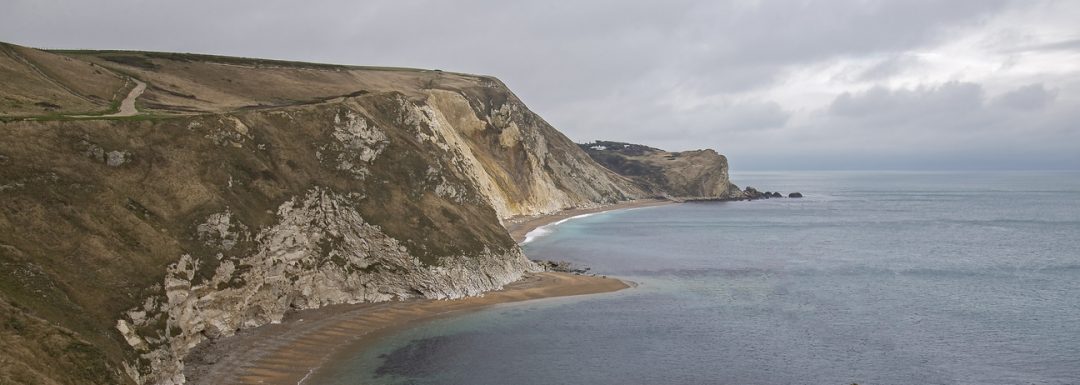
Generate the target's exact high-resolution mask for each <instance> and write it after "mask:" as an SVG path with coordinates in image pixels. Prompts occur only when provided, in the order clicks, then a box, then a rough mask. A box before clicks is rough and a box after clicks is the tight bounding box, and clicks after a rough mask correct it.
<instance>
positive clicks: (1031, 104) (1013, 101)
mask: <svg viewBox="0 0 1080 385" xmlns="http://www.w3.org/2000/svg"><path fill="white" fill-rule="evenodd" d="M1055 98H1057V91H1056V90H1047V89H1046V88H1045V87H1043V85H1042V84H1030V85H1026V86H1023V87H1020V88H1017V89H1016V90H1013V91H1010V92H1008V93H1005V94H1002V95H1000V96H998V97H997V98H995V99H994V101H993V104H994V105H995V106H1000V107H1005V108H1012V109H1017V110H1038V109H1041V108H1043V107H1046V106H1047V105H1048V104H1050V103H1052V102H1053V101H1054V99H1055Z"/></svg>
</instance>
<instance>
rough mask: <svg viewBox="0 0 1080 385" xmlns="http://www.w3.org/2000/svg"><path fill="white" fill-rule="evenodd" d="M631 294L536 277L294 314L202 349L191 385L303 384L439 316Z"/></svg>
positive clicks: (587, 281)
mask: <svg viewBox="0 0 1080 385" xmlns="http://www.w3.org/2000/svg"><path fill="white" fill-rule="evenodd" d="M669 203H672V202H671V201H666V200H654V199H647V200H636V201H628V202H623V203H618V204H613V205H608V206H602V207H596V208H587V209H572V210H565V211H562V212H559V213H556V214H552V215H545V216H539V217H519V218H514V219H511V220H510V221H509V223H508V224H507V230H508V231H509V232H510V235H511V237H513V238H514V240H515V241H517V242H522V241H523V240H524V239H525V235H526V234H528V232H529V231H532V230H533V229H536V228H538V227H540V226H544V225H547V224H551V223H554V222H557V221H560V220H563V219H566V218H570V217H574V216H577V215H582V214H591V213H597V212H601V211H609V210H621V209H629V208H637V207H649V206H657V205H663V204H669ZM628 287H630V286H629V285H628V284H627V283H625V282H623V281H620V280H618V279H614V278H606V277H594V276H586V275H574V274H567V273H555V272H544V273H535V274H529V275H527V276H526V277H525V278H523V279H521V280H519V281H517V282H514V283H511V284H509V285H506V287H505V288H503V289H502V290H498V291H492V292H488V293H485V294H484V296H482V297H470V298H463V299H457V300H449V301H437V300H409V301H400V302H383V303H369V304H354V305H334V306H327V307H324V308H321V309H313V310H303V311H299V312H295V313H290V314H288V315H287V316H286V318H285V320H283V321H282V322H281V323H280V324H272V325H265V326H261V327H258V328H254V329H246V330H242V331H240V332H239V333H237V335H235V336H232V337H228V338H223V339H219V340H214V341H210V342H207V343H205V344H204V345H201V346H199V347H198V348H196V350H195V351H193V352H192V353H191V354H189V355H188V357H186V359H185V366H186V368H185V370H184V374H185V375H186V376H187V378H188V383H189V384H205V385H233V384H288V385H295V384H300V383H303V382H304V381H305V380H306V379H308V378H310V377H311V376H312V374H313V373H314V372H315V371H316V370H317V369H318V368H319V367H321V366H322V365H323V364H324V363H326V362H328V361H330V360H332V359H333V357H334V354H335V353H337V352H340V351H341V350H342V349H348V350H349V351H352V352H356V351H363V350H364V349H365V347H366V346H369V345H371V344H373V343H375V342H376V341H378V340H379V338H381V337H383V336H386V335H390V334H393V333H395V332H399V331H402V330H405V329H408V328H409V327H411V326H414V325H416V324H419V323H422V322H426V321H431V320H434V319H437V318H439V317H445V316H448V315H452V314H456V313H460V312H464V311H474V310H479V309H482V308H485V307H489V306H492V305H496V304H500V303H509V302H519V301H527V300H532V299H541V298H552V297H565V296H573V295H585V294H598V293H607V292H612V291H617V290H622V289H625V288H628Z"/></svg>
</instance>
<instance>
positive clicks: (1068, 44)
mask: <svg viewBox="0 0 1080 385" xmlns="http://www.w3.org/2000/svg"><path fill="white" fill-rule="evenodd" d="M1031 51H1080V39H1071V40H1062V41H1057V42H1053V43H1046V44H1036V45H1027V46H1022V47H1018V48H1011V49H1009V50H1007V51H1006V52H1011V53H1019V52H1031Z"/></svg>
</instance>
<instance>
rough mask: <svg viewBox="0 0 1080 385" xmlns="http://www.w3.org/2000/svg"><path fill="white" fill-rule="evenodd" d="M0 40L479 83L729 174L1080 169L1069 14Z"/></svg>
mask: <svg viewBox="0 0 1080 385" xmlns="http://www.w3.org/2000/svg"><path fill="white" fill-rule="evenodd" d="M0 10H2V12H0V41H6V42H11V43H16V44H21V45H27V46H33V47H39V48H86V49H133V50H153V51H175V52H194V53H208V54H220V55H232V56H246V57H262V58H273V59H284V60H299V61H313V62H327V63H339V64H355V65H379V66H404V67H418V68H438V69H443V70H447V71H458V72H468V73H478V74H486V75H493V76H496V77H498V78H499V79H501V80H503V82H505V83H506V84H507V85H509V86H510V88H511V89H512V90H513V91H514V92H515V93H516V94H517V95H518V96H519V97H520V98H521V99H522V100H524V101H525V103H526V104H527V105H528V106H529V107H530V109H532V110H533V111H536V112H537V113H539V114H540V115H541V116H543V117H544V119H545V120H547V121H548V122H549V123H551V124H552V125H553V126H555V127H556V128H558V129H559V130H560V131H562V132H563V133H565V134H566V135H567V136H569V137H570V138H571V139H573V140H575V141H578V142H586V141H591V140H596V139H603V140H617V141H626V142H634V143H641V144H647V145H651V146H653V147H660V148H664V149H667V150H673V151H678V150H690V149H699V148H713V149H716V150H717V151H719V152H721V153H723V154H726V155H727V156H728V158H729V161H730V163H731V167H732V170H733V171H736V172H738V171H753V170H804V169H826V170H828V169H884V170H1035V169H1071V170H1077V169H1080V1H1076V0H1073V1H1054V0H1022V1H1008V0H947V1H926V0H896V1H885V0H829V1H795V0H792V1H764V0H737V1H736V0H733V1H722V0H712V1H690V0H669V1H636V0H610V1H606V0H599V1H573V2H570V1H543V2H541V1H531V2H524V1H486V0H484V1H480V0H461V1H447V0H443V1H437V0H432V1H423V0H412V1H410V0H396V1H384V0H368V1H354V0H328V1H276V0H257V1H256V0H236V1H201V0H198V1H196V0H188V1H140V0H110V1H101V0H79V1H76V0H72V1H56V0H3V4H2V5H0Z"/></svg>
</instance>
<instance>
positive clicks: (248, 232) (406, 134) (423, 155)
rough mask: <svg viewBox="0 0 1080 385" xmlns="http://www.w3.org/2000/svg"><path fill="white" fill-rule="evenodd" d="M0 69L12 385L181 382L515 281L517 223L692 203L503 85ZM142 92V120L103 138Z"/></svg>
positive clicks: (3, 286)
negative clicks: (240, 335)
mask: <svg viewBox="0 0 1080 385" xmlns="http://www.w3.org/2000/svg"><path fill="white" fill-rule="evenodd" d="M0 54H2V55H0V77H2V78H0V84H2V85H0V97H2V99H3V102H2V103H0V121H2V122H3V123H0V135H2V137H3V138H4V140H2V141H0V277H3V280H2V282H0V310H2V312H0V315H2V318H0V342H2V343H0V356H3V357H5V358H4V359H3V360H0V383H9V382H11V383H28V384H110V383H136V384H180V383H183V382H184V377H183V360H184V356H185V354H187V352H189V351H190V350H191V349H192V348H194V347H195V346H196V345H198V344H199V343H200V342H203V341H205V340H207V339H212V338H220V337H224V336H229V335H232V334H234V333H235V332H237V331H238V330H240V329H243V328H250V327H257V326H259V325H263V324H267V323H272V322H275V321H278V320H280V319H281V318H282V316H283V315H284V314H285V313H286V312H288V311H291V310H296V309H308V308H316V307H320V306H325V305H329V304H338V303H357V302H367V301H388V300H400V299H406V298H414V297H425V298H457V297H462V296H470V295H477V294H480V293H482V292H484V291H488V290H492V289H496V288H499V287H501V286H502V285H504V284H506V283H509V282H512V281H514V280H517V279H518V278H519V277H521V275H522V274H524V273H526V272H529V271H533V270H536V269H538V267H537V266H535V265H534V264H533V263H532V262H530V261H529V260H528V259H526V258H525V257H524V255H523V254H522V252H521V249H520V248H519V247H518V246H517V245H516V244H515V243H514V242H513V241H512V240H511V239H510V237H509V235H508V234H507V232H506V230H505V228H504V227H503V226H502V221H503V220H505V219H507V218H511V217H514V216H519V215H537V214H544V213H552V212H556V211H559V210H562V209H566V208H573V207H589V206H597V205H603V204H608V203H613V202H617V201H622V200H628V199H634V198H643V197H651V196H653V195H655V194H656V192H659V191H664V192H666V193H670V194H679V193H680V191H679V190H674V189H671V188H669V187H664V188H658V187H655V186H650V185H649V184H648V183H643V182H642V181H641V180H636V179H631V178H627V177H625V176H622V175H619V174H618V173H616V172H612V171H611V170H609V169H607V168H605V167H603V166H601V165H600V164H598V163H597V162H595V161H594V160H593V159H592V158H590V157H589V155H588V154H586V153H585V152H584V151H582V150H581V149H580V148H579V147H578V146H577V145H575V144H574V143H573V142H571V141H570V140H569V139H568V138H566V137H565V136H564V135H562V134H561V133H559V132H558V131H557V130H555V129H554V128H553V127H551V126H550V125H549V124H547V123H546V122H545V121H544V120H543V119H542V118H540V117H539V116H537V115H536V114H535V113H533V112H532V111H530V110H529V109H528V108H527V107H526V106H525V105H524V104H523V103H522V102H521V101H520V100H519V99H518V98H517V97H516V96H515V95H514V94H513V93H512V92H510V91H509V90H508V89H507V88H506V87H505V86H504V85H503V84H502V83H501V82H499V81H498V80H496V79H494V78H490V77H484V76H475V75H466V74H456V73H448V72H442V71H437V70H415V69H400V68H377V67H352V66H338V65H323V64H310V63H293V62H280V61H269V60H260V59H244V58H231V57H217V56H204V55H189V54H170V53H152V52H122V51H40V50H34V49H30V48H26V47H19V46H14V45H8V44H0ZM134 80H138V81H139V82H145V84H146V85H147V86H146V91H145V93H143V94H141V95H140V96H139V97H138V99H137V101H136V107H137V108H138V110H139V114H138V115H135V116H114V117H104V116H103V115H107V114H111V113H113V112H116V109H117V106H118V104H119V101H120V100H121V99H123V98H124V96H125V95H127V94H128V92H130V91H131V90H132V89H133V88H134V87H135V81H134ZM724 171H725V173H724V174H723V178H726V168H725V169H724ZM717 177H719V176H717ZM710 188H711V187H710ZM686 191H690V192H693V193H695V194H698V193H700V194H709V193H724V192H725V191H726V190H724V189H722V188H720V189H719V190H717V189H712V190H710V189H702V190H686Z"/></svg>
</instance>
